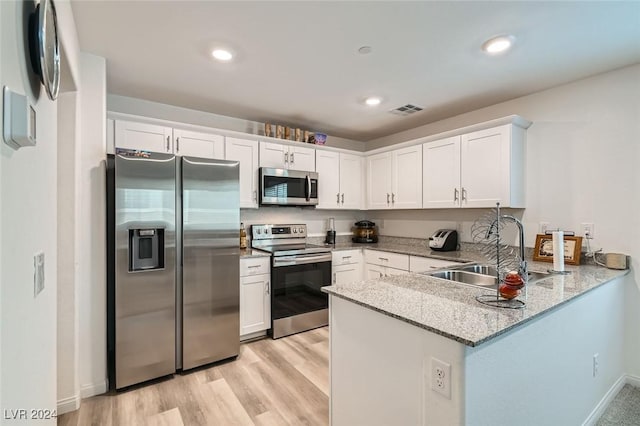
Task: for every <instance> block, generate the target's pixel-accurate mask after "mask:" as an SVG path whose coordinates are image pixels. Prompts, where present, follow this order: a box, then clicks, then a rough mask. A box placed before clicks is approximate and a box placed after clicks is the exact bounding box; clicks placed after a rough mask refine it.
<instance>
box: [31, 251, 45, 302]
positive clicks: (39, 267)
mask: <svg viewBox="0 0 640 426" xmlns="http://www.w3.org/2000/svg"><path fill="white" fill-rule="evenodd" d="M42 290H44V253H42V252H40V253H36V254H35V256H33V297H36V296H37V295H38V294H40V292H41V291H42Z"/></svg>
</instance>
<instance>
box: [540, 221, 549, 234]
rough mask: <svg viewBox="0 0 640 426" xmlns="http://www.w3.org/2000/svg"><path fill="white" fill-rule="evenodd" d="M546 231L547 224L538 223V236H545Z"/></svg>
mask: <svg viewBox="0 0 640 426" xmlns="http://www.w3.org/2000/svg"><path fill="white" fill-rule="evenodd" d="M547 229H549V222H540V225H538V234H546V232H547Z"/></svg>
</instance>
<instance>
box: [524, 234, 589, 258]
mask: <svg viewBox="0 0 640 426" xmlns="http://www.w3.org/2000/svg"><path fill="white" fill-rule="evenodd" d="M581 251H582V237H573V236H567V235H565V236H564V263H566V264H567V265H579V264H580V253H581ZM533 260H535V261H538V262H553V235H550V234H538V235H536V246H535V249H534V250H533Z"/></svg>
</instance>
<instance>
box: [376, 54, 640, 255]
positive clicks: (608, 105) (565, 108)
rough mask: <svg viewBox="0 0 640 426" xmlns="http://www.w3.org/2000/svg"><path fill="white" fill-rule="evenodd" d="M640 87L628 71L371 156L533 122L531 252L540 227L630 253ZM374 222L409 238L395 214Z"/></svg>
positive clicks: (470, 213)
mask: <svg viewBox="0 0 640 426" xmlns="http://www.w3.org/2000/svg"><path fill="white" fill-rule="evenodd" d="M639 85H640V65H636V66H632V67H627V68H623V69H620V70H617V71H612V72H609V73H606V74H601V75H598V76H595V77H591V78H588V79H584V80H580V81H577V82H573V83H570V84H566V85H563V86H559V87H556V88H553V89H549V90H545V91H543V92H539V93H536V94H533V95H529V96H525V97H522V98H518V99H515V100H512V101H509V102H504V103H501V104H497V105H494V106H491V107H488V108H483V109H481V110H477V111H473V112H470V113H468V114H463V115H460V116H457V117H453V118H450V119H447V120H443V121H440V122H437V123H433V124H430V125H427V126H422V127H419V128H416V129H413V130H410V131H406V132H403V133H399V134H396V135H392V136H390V137H387V138H384V139H378V140H375V141H371V142H370V143H369V144H368V145H367V148H368V149H372V148H374V147H380V146H383V145H387V144H393V143H398V142H401V141H406V140H410V139H415V138H418V137H423V136H427V135H432V134H435V133H439V132H442V131H445V130H451V129H455V128H459V127H463V126H466V125H470V124H473V123H478V122H482V121H487V120H490V119H494V118H498V117H502V116H507V115H511V114H518V115H521V116H523V117H524V118H526V119H528V120H531V121H533V125H532V126H531V127H530V128H529V130H528V131H527V155H526V158H527V164H526V168H527V187H526V191H527V208H526V210H524V212H520V213H521V214H522V218H523V220H524V222H525V224H526V225H527V241H528V245H530V246H531V245H533V242H534V241H535V234H536V233H537V229H538V223H539V222H541V221H545V222H549V223H550V225H551V227H554V228H555V227H560V228H561V229H565V230H574V231H579V229H578V228H579V225H580V223H582V222H593V223H595V233H596V240H595V241H594V244H596V245H598V246H602V247H604V248H605V250H606V251H621V252H625V253H631V252H632V241H631V239H630V238H627V236H628V233H629V229H630V225H631V224H633V223H638V218H637V217H638V215H637V214H635V212H637V211H638V209H637V207H638V204H637V196H635V197H634V195H635V194H634V192H633V191H631V192H630V191H629V185H630V184H631V183H632V182H636V180H637V173H638V172H637V171H636V170H637V167H636V165H635V164H636V162H637V158H638V149H639V147H638V144H637V140H638V139H639V138H640V128H639V125H638V116H639V112H638V111H639V108H640V96H639V95H640V90H639ZM612 206H615V208H612ZM634 207H635V208H634ZM481 213H483V211H482V210H480V211H478V210H464V211H455V210H440V211H438V210H436V211H426V210H421V211H414V212H412V213H406V212H405V213H399V214H398V217H399V216H402V215H404V218H406V219H410V220H415V221H417V223H418V224H421V223H422V224H425V225H426V226H427V227H429V226H430V223H429V222H431V221H434V222H436V221H442V222H449V223H457V222H469V223H470V222H472V221H473V220H474V218H475V217H477V216H479V214H481ZM516 213H518V211H516ZM371 215H372V217H374V218H383V219H386V220H385V230H384V232H383V231H382V230H381V233H395V232H397V231H398V232H401V233H402V234H407V232H408V230H407V229H403V228H402V224H400V223H394V220H393V218H394V217H396V216H395V215H396V213H395V212H378V213H375V214H371ZM418 229H419V227H418ZM396 230H397V231H396ZM407 236H409V235H407ZM467 237H468V234H467ZM638 255H639V256H640V253H638Z"/></svg>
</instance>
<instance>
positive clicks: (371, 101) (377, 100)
mask: <svg viewBox="0 0 640 426" xmlns="http://www.w3.org/2000/svg"><path fill="white" fill-rule="evenodd" d="M380 102H382V99H380V98H378V97H376V96H371V97H368V98H367V99H365V100H364V103H365V104H367V105H369V106H376V105H380Z"/></svg>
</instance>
